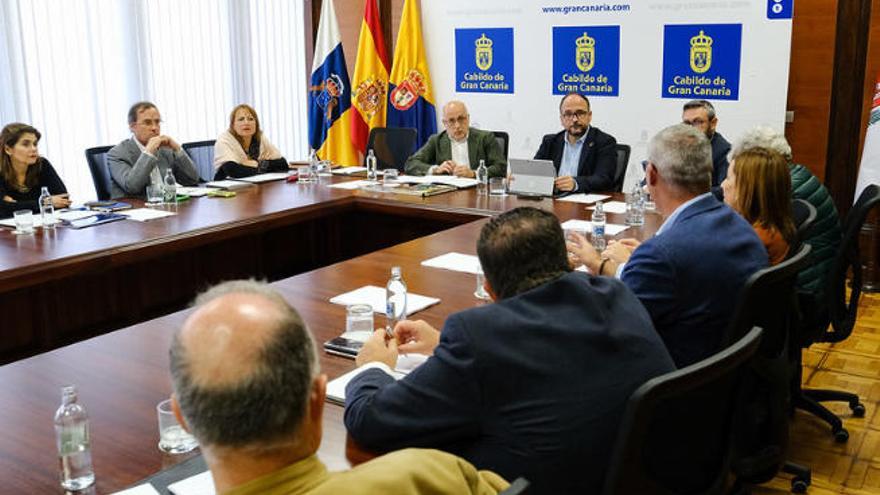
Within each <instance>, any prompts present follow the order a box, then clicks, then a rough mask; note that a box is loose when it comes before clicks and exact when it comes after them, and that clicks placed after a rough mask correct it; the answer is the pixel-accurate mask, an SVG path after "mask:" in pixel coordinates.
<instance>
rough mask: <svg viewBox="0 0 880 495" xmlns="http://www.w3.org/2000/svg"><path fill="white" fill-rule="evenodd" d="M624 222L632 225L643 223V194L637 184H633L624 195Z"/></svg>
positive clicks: (636, 225)
mask: <svg viewBox="0 0 880 495" xmlns="http://www.w3.org/2000/svg"><path fill="white" fill-rule="evenodd" d="M626 224H627V225H631V226H634V227H639V226H642V225H644V224H645V195H644V193H643V192H642V187H641V186H640V185H639V184H634V185H633V188H632V191H631V192H630V193H629V194H627V195H626Z"/></svg>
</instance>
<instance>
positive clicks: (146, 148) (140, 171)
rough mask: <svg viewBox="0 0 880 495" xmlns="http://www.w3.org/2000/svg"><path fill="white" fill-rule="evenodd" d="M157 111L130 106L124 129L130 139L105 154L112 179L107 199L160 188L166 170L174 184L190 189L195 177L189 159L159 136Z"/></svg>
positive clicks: (144, 104) (172, 142)
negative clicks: (171, 176) (171, 174)
mask: <svg viewBox="0 0 880 495" xmlns="http://www.w3.org/2000/svg"><path fill="white" fill-rule="evenodd" d="M161 125H162V118H161V117H160V116H159V109H158V108H156V105H153V104H152V103H150V102H148V101H141V102H138V103H135V104H134V105H132V106H131V109H129V111H128V126H129V128H131V134H132V136H131V138H130V139H126V140H125V141H123V142H121V143H119V144H117V145H116V146H114V147H113V148H111V149H110V151H109V152H108V153H107V167H108V168H109V169H110V176H111V177H112V178H113V180H112V181H111V184H110V188H111V191H110V196H111V197H113V198H121V197H124V196H143V195H144V194H145V191H146V189H147V186H150V185H151V186H154V187H161V186H162V184H163V179H164V177H165V174H166V172H167V171H168V169H169V168H170V169H171V172H172V173H173V174H174V178H175V180H176V181H177V183H178V184H182V185H184V186H194V185H196V184H198V183H199V173H198V171H196V166H195V165H194V164H193V162H192V159H190V157H189V155H187V154H186V151H184V150H183V149H182V148H181V147H180V145H179V144H177V141H175V140H174V139H172V138H171V137H169V136H165V135H163V134H162V127H161Z"/></svg>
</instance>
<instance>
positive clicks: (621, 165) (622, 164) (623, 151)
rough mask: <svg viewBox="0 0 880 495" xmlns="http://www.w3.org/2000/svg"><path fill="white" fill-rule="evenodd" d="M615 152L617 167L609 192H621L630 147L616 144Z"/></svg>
mask: <svg viewBox="0 0 880 495" xmlns="http://www.w3.org/2000/svg"><path fill="white" fill-rule="evenodd" d="M614 149H615V151H617V167H616V168H615V169H614V184H612V187H611V190H612V191H614V192H623V180H624V179H625V178H626V167H627V166H628V165H629V153H630V147H629V145H628V144H620V143H617V144H616V145H615V146H614Z"/></svg>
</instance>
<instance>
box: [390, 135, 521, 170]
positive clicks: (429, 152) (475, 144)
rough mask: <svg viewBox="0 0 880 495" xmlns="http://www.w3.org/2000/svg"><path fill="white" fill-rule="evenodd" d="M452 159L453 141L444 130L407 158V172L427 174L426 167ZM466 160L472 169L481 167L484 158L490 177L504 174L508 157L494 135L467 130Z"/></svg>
mask: <svg viewBox="0 0 880 495" xmlns="http://www.w3.org/2000/svg"><path fill="white" fill-rule="evenodd" d="M451 159H452V142H451V141H450V139H449V135H447V134H446V131H443V132H441V133H440V134H434V135H433V136H431V137H430V138H428V142H427V143H425V145H424V146H422V147H421V149H419V150H418V151H416V153H415V154H414V155H413V156H411V157H409V158H408V159H407V160H406V168H405V170H406V173H407V174H409V175H427V174H428V169H430V168H431V167H432V166H434V165H439V164H441V163H443V162H445V161H446V160H451ZM468 159H469V160H470V162H471V169H472V170H476V169H477V167H479V166H480V160H486V168H488V169H489V177H504V176H505V175H506V174H507V160H505V159H504V153H503V152H502V150H501V147H500V146H498V142H497V141H496V140H495V135H494V134H492V133H491V132H489V131H481V130H479V129H474V128H473V127H470V128H469V129H468Z"/></svg>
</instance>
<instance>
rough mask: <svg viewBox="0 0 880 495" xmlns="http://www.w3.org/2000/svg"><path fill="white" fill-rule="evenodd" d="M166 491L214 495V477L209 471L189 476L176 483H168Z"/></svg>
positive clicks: (179, 493) (176, 493)
mask: <svg viewBox="0 0 880 495" xmlns="http://www.w3.org/2000/svg"><path fill="white" fill-rule="evenodd" d="M168 491H170V492H171V493H173V494H174V495H214V494H215V493H217V492H216V491H214V477H213V476H211V471H205V472H204V473H200V474H197V475H195V476H190V477H189V478H186V479H182V480H180V481H178V482H177V483H172V484H170V485H168Z"/></svg>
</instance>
